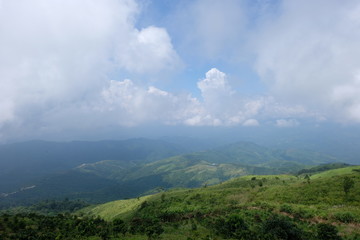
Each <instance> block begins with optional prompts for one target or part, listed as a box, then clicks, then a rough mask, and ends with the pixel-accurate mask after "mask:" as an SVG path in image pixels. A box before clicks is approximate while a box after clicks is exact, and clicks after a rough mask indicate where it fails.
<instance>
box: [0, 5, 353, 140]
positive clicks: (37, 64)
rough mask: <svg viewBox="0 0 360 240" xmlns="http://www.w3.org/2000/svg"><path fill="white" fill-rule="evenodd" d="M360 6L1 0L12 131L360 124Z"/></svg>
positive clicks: (21, 135)
mask: <svg viewBox="0 0 360 240" xmlns="http://www.w3.org/2000/svg"><path fill="white" fill-rule="evenodd" d="M359 16H360V3H359V1H355V0H350V1H346V2H343V1H336V0H315V1H310V0H309V1H307V0H305V1H295V0H293V1H291V0H290V1H280V0H256V1H254V0H252V1H251V0H194V1H190V0H182V1H180V0H178V1H176V0H171V1H170V0H156V1H155V0H104V1H96V0H30V1H24V0H0V86H1V87H0V140H1V141H9V140H13V139H16V140H22V139H33V138H45V139H46V138H51V139H62V138H67V139H69V138H74V139H82V138H86V137H87V136H88V135H89V132H93V136H96V134H99V136H100V135H101V138H106V133H108V132H112V131H113V132H118V133H119V135H121V132H122V131H123V132H127V133H128V132H129V131H130V132H131V130H132V129H133V130H134V132H135V128H136V129H145V128H146V126H154V125H156V126H158V129H159V131H161V130H160V129H161V126H163V127H164V129H165V128H169V127H171V128H174V129H176V128H177V127H179V129H180V128H187V127H188V128H192V129H197V128H201V127H207V128H213V129H216V128H223V127H225V128H230V129H231V128H257V127H266V126H269V127H275V128H296V127H301V126H302V125H304V124H305V123H306V124H309V123H310V124H312V125H313V126H314V127H316V126H319V125H321V124H327V123H331V124H338V125H339V126H341V125H352V126H358V124H359V122H360V65H359V63H360V17H359ZM139 131H140V130H137V132H139ZM140 132H141V131H140ZM175 132H176V131H175ZM111 136H112V135H111ZM109 137H110V135H109ZM120 137H121V136H120Z"/></svg>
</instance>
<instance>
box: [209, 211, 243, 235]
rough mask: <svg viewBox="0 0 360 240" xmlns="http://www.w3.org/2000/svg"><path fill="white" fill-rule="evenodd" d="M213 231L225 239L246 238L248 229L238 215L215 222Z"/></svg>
mask: <svg viewBox="0 0 360 240" xmlns="http://www.w3.org/2000/svg"><path fill="white" fill-rule="evenodd" d="M214 227H215V231H216V233H217V234H219V235H221V236H223V237H225V238H236V239H241V238H246V237H247V236H248V235H249V231H248V230H249V228H248V226H247V224H246V223H245V221H244V220H243V219H242V218H241V217H240V216H239V215H230V216H228V217H227V218H219V219H217V220H216V221H215V225H214Z"/></svg>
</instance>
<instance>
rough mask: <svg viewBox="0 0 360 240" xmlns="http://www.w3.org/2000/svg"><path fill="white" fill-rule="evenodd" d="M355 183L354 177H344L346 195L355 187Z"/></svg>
mask: <svg viewBox="0 0 360 240" xmlns="http://www.w3.org/2000/svg"><path fill="white" fill-rule="evenodd" d="M354 184H355V182H354V180H353V179H351V178H350V177H344V182H343V188H344V192H345V195H346V196H348V194H349V192H350V189H351V188H353V187H354Z"/></svg>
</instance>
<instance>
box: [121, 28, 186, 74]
mask: <svg viewBox="0 0 360 240" xmlns="http://www.w3.org/2000/svg"><path fill="white" fill-rule="evenodd" d="M116 60H117V62H118V64H119V65H120V66H121V67H124V68H125V69H127V70H129V71H133V72H137V73H157V72H159V71H160V70H164V69H170V70H171V69H175V68H176V66H178V65H179V63H180V59H179V57H178V56H177V54H176V52H175V51H174V49H173V47H172V44H171V40H170V37H169V35H168V33H167V32H166V30H165V29H163V28H157V27H154V26H151V27H147V28H144V29H142V30H140V31H139V30H137V29H134V31H133V32H132V34H131V39H130V41H128V42H126V43H124V44H119V46H118V47H117V49H116Z"/></svg>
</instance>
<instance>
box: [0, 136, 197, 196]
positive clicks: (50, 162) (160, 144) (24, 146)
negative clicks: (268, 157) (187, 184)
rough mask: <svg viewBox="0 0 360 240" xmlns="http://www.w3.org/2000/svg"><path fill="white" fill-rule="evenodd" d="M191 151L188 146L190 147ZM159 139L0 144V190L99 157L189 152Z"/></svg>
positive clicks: (129, 159)
mask: <svg viewBox="0 0 360 240" xmlns="http://www.w3.org/2000/svg"><path fill="white" fill-rule="evenodd" d="M191 150H192V149H191ZM191 150H188V149H187V148H186V147H183V146H178V145H176V144H173V143H168V142H166V141H163V140H150V139H129V140H123V141H110V140H109V141H98V142H85V141H76V142H46V141H30V142H23V143H14V144H5V145H0V193H1V192H3V193H4V192H12V191H16V190H17V189H19V188H22V187H26V186H29V185H33V184H34V182H36V180H37V179H41V178H43V177H44V176H46V175H51V174H55V173H59V172H62V171H69V170H70V169H72V168H75V167H76V166H79V165H81V164H88V163H94V162H98V161H103V160H116V161H121V162H122V163H124V164H125V165H127V166H131V164H133V163H140V162H142V163H143V162H150V161H154V160H159V159H163V158H166V157H170V156H174V155H178V154H182V153H186V152H190V151H191Z"/></svg>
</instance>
